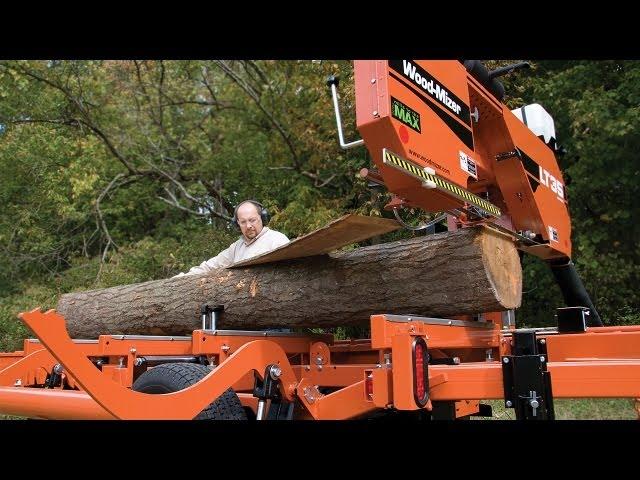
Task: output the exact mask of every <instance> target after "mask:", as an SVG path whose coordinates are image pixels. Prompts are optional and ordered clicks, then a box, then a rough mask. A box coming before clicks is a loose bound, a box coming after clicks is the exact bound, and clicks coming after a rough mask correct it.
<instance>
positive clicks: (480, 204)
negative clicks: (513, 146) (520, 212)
mask: <svg viewBox="0 0 640 480" xmlns="http://www.w3.org/2000/svg"><path fill="white" fill-rule="evenodd" d="M382 161H383V162H384V163H385V165H389V166H390V167H393V168H395V169H397V170H400V171H403V172H406V173H409V174H410V175H411V176H412V177H414V178H417V179H418V180H420V181H422V182H423V183H424V184H426V185H432V188H436V189H438V190H440V191H441V192H444V193H446V194H448V195H452V196H454V197H456V198H458V199H459V200H462V201H463V202H467V203H469V204H471V205H473V206H475V207H477V208H479V209H481V210H483V211H484V212H486V213H487V214H489V215H493V216H495V217H499V216H500V215H502V212H501V211H500V209H499V208H498V207H496V206H495V205H494V204H492V203H491V202H488V201H487V200H485V199H483V198H480V197H479V196H477V195H475V194H473V193H471V192H469V191H468V190H465V189H464V188H461V187H459V186H458V185H456V184H455V183H452V182H450V181H448V180H445V179H444V178H442V177H439V176H438V175H436V174H435V173H429V172H428V171H425V169H424V168H422V167H419V166H417V165H415V164H413V163H411V162H409V161H408V160H405V159H404V158H402V157H400V156H398V155H396V154H395V153H393V152H392V151H390V150H388V149H386V148H383V149H382ZM430 170H431V171H433V169H430Z"/></svg>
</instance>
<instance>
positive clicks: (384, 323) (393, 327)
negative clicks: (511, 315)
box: [371, 315, 500, 349]
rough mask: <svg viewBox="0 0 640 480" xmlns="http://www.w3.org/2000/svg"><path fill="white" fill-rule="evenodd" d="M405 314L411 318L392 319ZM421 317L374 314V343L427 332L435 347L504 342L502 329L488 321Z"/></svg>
mask: <svg viewBox="0 0 640 480" xmlns="http://www.w3.org/2000/svg"><path fill="white" fill-rule="evenodd" d="M396 318H397V319H400V318H405V319H406V320H407V321H392V320H390V319H396ZM419 318H420V317H411V316H405V317H402V316H399V315H372V316H371V346H372V347H373V348H380V349H383V348H391V343H392V338H393V337H394V336H397V335H402V334H405V335H406V334H409V335H420V336H425V337H426V341H427V345H428V346H429V349H431V348H492V347H498V346H499V344H500V330H499V328H497V327H494V326H493V324H491V325H490V326H489V325H488V324H486V323H478V322H476V324H475V325H474V322H464V321H460V320H440V319H425V320H427V321H437V322H438V323H425V322H423V321H420V320H418V319H419Z"/></svg>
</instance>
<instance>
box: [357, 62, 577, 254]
mask: <svg viewBox="0 0 640 480" xmlns="http://www.w3.org/2000/svg"><path fill="white" fill-rule="evenodd" d="M354 67H355V87H356V119H357V126H358V130H359V132H360V134H361V135H362V138H363V140H364V142H365V145H366V146H367V148H368V150H369V152H370V154H371V156H372V158H373V160H374V163H375V164H376V166H377V168H378V169H379V172H380V175H381V176H382V178H383V179H384V183H385V185H386V186H387V188H388V189H389V190H390V191H391V192H392V193H394V194H395V195H397V196H398V197H400V198H401V199H402V200H403V201H404V203H406V204H408V205H413V206H417V207H420V208H422V209H424V210H426V211H430V212H440V211H447V212H453V213H454V214H456V213H458V214H460V213H463V214H464V215H465V216H467V218H476V219H479V220H482V219H484V221H488V222H493V223H495V224H498V225H501V226H503V227H506V228H508V229H509V230H511V231H513V232H521V233H524V234H525V235H526V236H527V237H528V238H532V239H533V238H535V239H536V241H535V242H532V243H531V244H526V245H525V244H523V245H520V248H522V249H523V250H526V251H528V252H530V253H533V254H534V255H537V256H539V257H541V258H545V259H550V258H558V257H564V256H567V257H570V256H571V224H570V218H569V213H568V207H567V200H566V191H565V188H564V181H563V179H562V174H561V173H560V169H559V167H558V164H557V161H556V157H555V154H554V151H553V150H552V148H550V146H549V145H548V144H547V143H545V141H543V140H547V141H549V139H548V138H545V137H549V135H541V136H540V137H542V139H541V138H539V137H538V136H537V135H536V133H534V131H532V130H531V129H530V128H529V127H527V125H526V124H525V122H526V112H527V110H526V109H525V108H523V109H518V116H516V115H514V113H512V112H511V110H509V108H508V107H506V106H505V105H504V104H502V103H501V101H500V100H499V99H498V98H497V97H496V95H500V92H496V89H494V88H491V86H490V85H488V84H487V83H486V82H483V81H482V79H481V78H479V77H478V75H474V71H473V70H472V71H471V72H468V71H467V69H466V68H465V65H464V64H463V63H461V62H459V61H457V60H364V61H355V62H354ZM476 77H478V78H476ZM490 88H491V89H490ZM500 96H501V95H500ZM531 107H533V106H531ZM537 107H539V106H537ZM540 108H541V107H540ZM531 112H532V113H534V111H533V110H531ZM536 113H537V112H536ZM544 113H546V112H544ZM547 116H548V115H547ZM536 118H539V116H537V117H536ZM550 118H551V117H549V116H548V119H549V120H550ZM530 120H531V119H530ZM550 121H551V125H552V120H550ZM546 126H547V127H548V123H547V124H546ZM532 128H533V127H532ZM552 128H553V127H552V126H551V130H552ZM548 130H549V129H548V128H546V130H545V131H548ZM554 142H555V138H554V139H553V143H554ZM554 144H555V143H554ZM469 214H470V215H469Z"/></svg>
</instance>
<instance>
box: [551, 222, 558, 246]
mask: <svg viewBox="0 0 640 480" xmlns="http://www.w3.org/2000/svg"><path fill="white" fill-rule="evenodd" d="M549 240H551V241H552V242H558V231H557V230H556V229H555V228H553V227H552V226H551V225H549Z"/></svg>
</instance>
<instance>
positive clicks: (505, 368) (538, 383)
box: [502, 330, 555, 420]
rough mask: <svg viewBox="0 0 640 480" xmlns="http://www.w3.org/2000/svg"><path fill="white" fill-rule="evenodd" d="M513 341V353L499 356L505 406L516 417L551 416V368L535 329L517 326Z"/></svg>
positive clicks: (548, 418) (543, 418)
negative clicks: (548, 366) (510, 409)
mask: <svg viewBox="0 0 640 480" xmlns="http://www.w3.org/2000/svg"><path fill="white" fill-rule="evenodd" d="M513 342H514V347H513V353H514V355H507V356H504V357H502V379H503V384H504V400H505V407H507V408H513V409H515V413H516V418H517V419H518V420H554V419H555V411H554V407H553V393H552V391H551V372H549V371H547V355H546V352H545V353H542V352H540V351H539V349H538V347H539V343H538V341H537V340H536V333H535V331H517V330H516V331H514V332H513Z"/></svg>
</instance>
